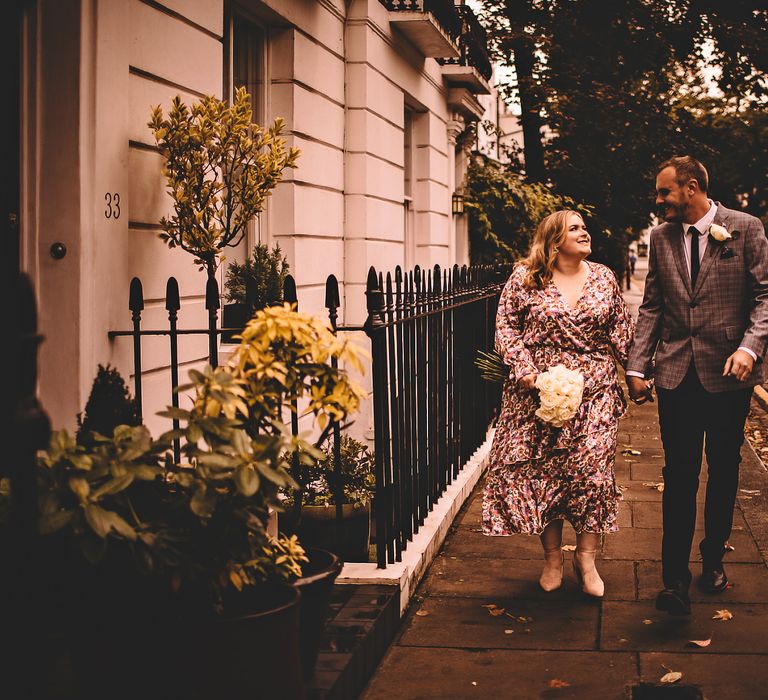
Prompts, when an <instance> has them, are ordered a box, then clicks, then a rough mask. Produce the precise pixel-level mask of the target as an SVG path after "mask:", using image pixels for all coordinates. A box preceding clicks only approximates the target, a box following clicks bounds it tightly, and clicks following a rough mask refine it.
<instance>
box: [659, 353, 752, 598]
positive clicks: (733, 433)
mask: <svg viewBox="0 0 768 700" xmlns="http://www.w3.org/2000/svg"><path fill="white" fill-rule="evenodd" d="M656 393H657V395H658V399H659V425H660V427H661V439H662V441H663V443H664V458H665V462H666V465H665V467H664V472H663V473H664V495H663V499H662V512H663V518H664V536H663V539H662V545H661V558H662V572H663V577H664V586H665V587H667V588H669V587H673V586H676V585H680V584H682V585H684V586H688V585H689V584H690V582H691V572H690V570H689V568H688V559H689V557H690V554H691V543H692V542H693V532H694V528H695V523H696V492H697V491H698V488H699V471H700V470H701V452H702V445H703V444H704V437H705V436H706V448H705V449H706V454H707V465H708V472H707V473H708V481H707V495H706V502H705V506H704V539H703V540H702V541H701V544H700V549H701V556H702V559H703V560H704V565H705V566H706V567H710V568H717V567H718V566H719V565H720V564H721V562H722V559H723V554H724V553H725V543H726V542H727V541H728V538H729V537H730V535H731V527H732V525H733V507H734V505H735V502H736V490H737V489H738V484H739V462H741V456H740V450H741V445H742V443H743V442H744V423H745V421H746V418H747V413H748V412H749V401H750V398H751V396H752V388H751V387H750V388H749V389H739V390H737V391H724V392H720V393H715V394H713V393H710V392H708V391H706V390H705V389H704V387H703V386H702V385H701V382H700V381H699V377H698V375H697V374H696V370H695V368H694V366H693V364H691V367H690V369H689V370H688V373H687V374H686V376H685V379H683V381H682V383H681V384H680V386H678V387H677V388H676V389H661V388H657V391H656Z"/></svg>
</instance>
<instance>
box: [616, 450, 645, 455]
mask: <svg viewBox="0 0 768 700" xmlns="http://www.w3.org/2000/svg"><path fill="white" fill-rule="evenodd" d="M621 454H623V455H624V456H625V457H630V456H631V455H641V454H643V453H642V452H640V450H633V449H628V450H622V451H621Z"/></svg>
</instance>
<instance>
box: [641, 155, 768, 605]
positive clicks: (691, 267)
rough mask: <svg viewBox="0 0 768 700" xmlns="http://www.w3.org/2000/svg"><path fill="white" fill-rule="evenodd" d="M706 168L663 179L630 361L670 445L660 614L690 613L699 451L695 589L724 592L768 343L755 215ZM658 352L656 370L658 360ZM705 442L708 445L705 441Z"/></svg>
mask: <svg viewBox="0 0 768 700" xmlns="http://www.w3.org/2000/svg"><path fill="white" fill-rule="evenodd" d="M707 180H708V176H707V171H706V170H705V168H704V166H703V165H702V164H701V163H699V162H698V161H697V160H695V159H694V158H691V157H690V156H683V157H679V158H672V159H670V160H668V161H666V162H665V163H662V165H661V166H660V168H659V171H658V174H657V175H656V205H657V206H658V208H659V216H660V217H661V218H663V219H664V221H665V223H663V224H661V225H660V226H657V227H656V228H655V229H653V231H651V245H650V253H649V257H648V277H647V279H646V283H645V295H644V297H643V303H642V305H641V306H640V312H639V318H638V321H637V334H636V336H635V341H634V343H633V345H632V349H631V351H630V354H629V362H628V363H627V383H628V386H629V393H630V396H631V397H632V400H633V401H634V402H635V403H638V404H641V403H644V402H645V401H653V394H652V388H653V387H652V382H653V380H655V385H656V394H657V395H658V397H659V425H660V427H661V438H662V441H663V444H664V457H665V466H664V495H663V500H662V513H663V520H664V535H663V540H662V552H661V556H662V574H663V579H664V590H662V591H661V592H660V593H659V595H658V597H657V598H656V607H657V608H658V609H659V610H666V611H667V612H668V613H670V614H672V615H687V614H690V611H691V606H690V599H689V597H688V587H689V586H690V582H691V572H690V570H689V568H688V560H689V558H690V554H691V544H692V542H693V535H694V528H695V524H696V492H697V490H698V486H699V471H700V469H701V458H702V445H704V449H705V450H706V455H707V467H708V473H709V479H708V481H707V494H706V502H705V506H704V539H703V540H702V541H701V543H700V545H699V549H700V551H701V557H702V573H701V578H700V585H701V587H702V589H703V590H704V591H706V592H707V593H720V592H721V591H723V590H725V588H726V587H727V585H728V578H727V576H726V575H725V568H724V566H723V555H724V554H725V551H726V550H725V544H726V542H727V541H728V538H729V536H730V534H731V528H732V525H733V508H734V504H735V501H736V491H737V488H738V481H739V462H740V461H741V457H740V454H739V452H740V448H741V445H742V443H743V442H744V422H745V420H746V418H747V412H748V411H749V402H750V397H751V396H752V388H753V387H754V386H755V385H756V384H760V383H762V382H763V381H764V380H763V363H762V362H761V360H762V358H763V357H764V356H765V354H766V348H767V347H768V241H766V238H765V233H764V231H763V225H762V223H761V222H760V220H759V219H756V218H755V217H754V216H750V215H749V214H745V213H743V212H740V211H733V210H731V209H726V207H724V206H723V205H722V204H719V203H718V202H714V201H712V200H711V199H709V198H708V196H707V189H708V182H707ZM654 354H655V364H654V363H653V358H654ZM705 438H706V439H705Z"/></svg>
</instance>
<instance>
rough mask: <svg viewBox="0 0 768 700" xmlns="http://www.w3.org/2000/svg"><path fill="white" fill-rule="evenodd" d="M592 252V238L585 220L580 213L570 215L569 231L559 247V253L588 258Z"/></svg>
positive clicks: (565, 255) (571, 256) (566, 255)
mask: <svg viewBox="0 0 768 700" xmlns="http://www.w3.org/2000/svg"><path fill="white" fill-rule="evenodd" d="M591 252H592V238H591V237H590V235H589V233H588V232H587V227H586V224H585V223H584V220H583V219H582V218H581V217H580V216H579V215H578V214H570V215H569V217H568V231H567V232H566V234H565V240H564V241H563V242H562V243H561V244H560V246H559V247H558V253H559V254H560V255H562V256H564V257H570V258H582V259H583V258H586V257H587V256H588V255H589V254H590V253H591Z"/></svg>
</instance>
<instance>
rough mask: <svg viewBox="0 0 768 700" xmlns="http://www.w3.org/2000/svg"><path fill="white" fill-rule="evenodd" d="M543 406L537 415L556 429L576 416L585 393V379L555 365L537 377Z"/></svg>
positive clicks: (577, 373)
mask: <svg viewBox="0 0 768 700" xmlns="http://www.w3.org/2000/svg"><path fill="white" fill-rule="evenodd" d="M536 388H537V389H538V390H539V400H540V401H541V406H539V408H538V409H537V410H536V415H537V416H538V417H539V418H541V420H543V421H545V422H546V423H550V424H551V425H553V426H554V427H555V428H561V427H562V426H563V423H565V421H567V420H570V419H571V418H573V417H574V416H575V415H576V411H578V410H579V406H581V398H582V394H583V393H584V377H583V376H582V375H581V374H580V373H579V372H576V371H575V370H572V369H568V368H567V367H565V366H564V365H555V366H554V367H551V368H550V369H548V370H547V371H546V372H542V373H541V374H540V375H539V376H538V377H536Z"/></svg>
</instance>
